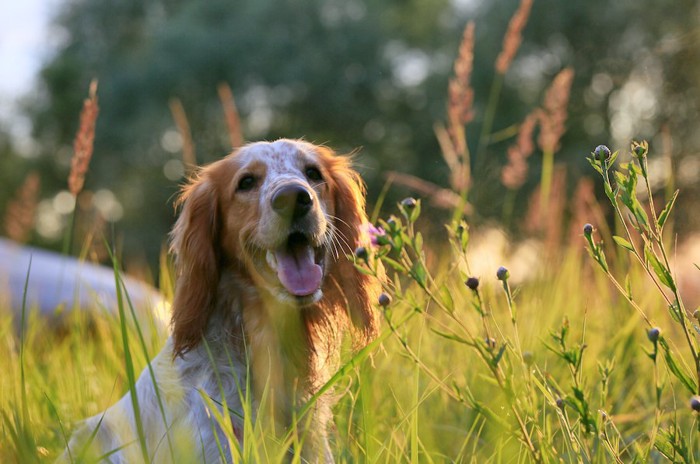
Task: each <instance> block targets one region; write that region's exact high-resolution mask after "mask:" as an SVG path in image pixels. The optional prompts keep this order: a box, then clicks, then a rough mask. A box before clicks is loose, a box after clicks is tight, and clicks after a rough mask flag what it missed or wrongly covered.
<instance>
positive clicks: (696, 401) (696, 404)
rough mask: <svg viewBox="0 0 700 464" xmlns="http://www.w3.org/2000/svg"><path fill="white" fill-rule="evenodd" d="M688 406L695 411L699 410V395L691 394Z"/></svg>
mask: <svg viewBox="0 0 700 464" xmlns="http://www.w3.org/2000/svg"><path fill="white" fill-rule="evenodd" d="M690 408H691V409H692V410H693V411H695V412H700V396H698V395H693V397H692V398H690Z"/></svg>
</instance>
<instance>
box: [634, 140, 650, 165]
mask: <svg viewBox="0 0 700 464" xmlns="http://www.w3.org/2000/svg"><path fill="white" fill-rule="evenodd" d="M648 152H649V142H647V141H646V140H645V141H642V142H632V154H633V155H634V157H635V158H637V159H639V160H641V159H642V158H644V157H645V156H647V153H648Z"/></svg>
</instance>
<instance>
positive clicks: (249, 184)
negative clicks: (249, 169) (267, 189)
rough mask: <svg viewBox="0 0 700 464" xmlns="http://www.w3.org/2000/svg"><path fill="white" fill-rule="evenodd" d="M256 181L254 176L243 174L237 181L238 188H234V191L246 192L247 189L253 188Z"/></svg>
mask: <svg viewBox="0 0 700 464" xmlns="http://www.w3.org/2000/svg"><path fill="white" fill-rule="evenodd" d="M256 183H257V179H256V178H255V177H254V176H250V175H248V176H243V177H241V180H239V181H238V188H236V191H237V192H247V191H248V190H252V189H253V188H255V184H256Z"/></svg>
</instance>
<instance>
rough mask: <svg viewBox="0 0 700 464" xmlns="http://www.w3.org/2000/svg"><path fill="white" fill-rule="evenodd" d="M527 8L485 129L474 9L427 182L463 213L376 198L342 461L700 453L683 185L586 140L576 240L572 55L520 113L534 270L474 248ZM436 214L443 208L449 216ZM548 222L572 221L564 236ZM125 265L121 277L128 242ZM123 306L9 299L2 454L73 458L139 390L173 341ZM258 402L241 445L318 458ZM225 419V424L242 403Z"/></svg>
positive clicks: (698, 358)
mask: <svg viewBox="0 0 700 464" xmlns="http://www.w3.org/2000/svg"><path fill="white" fill-rule="evenodd" d="M530 3H531V2H530ZM527 4H528V2H526V1H523V2H522V4H521V9H519V10H518V12H517V13H516V15H515V16H514V18H513V20H512V21H511V25H510V26H509V31H508V33H507V35H506V40H504V49H503V51H502V53H501V55H499V57H498V59H497V65H496V73H497V74H496V77H495V80H494V87H493V91H492V92H491V95H490V97H489V102H488V103H487V105H486V106H485V108H486V114H485V115H484V118H483V120H482V128H481V131H480V132H481V137H480V138H479V139H478V140H476V141H475V142H474V143H468V141H467V136H466V131H465V127H466V126H467V125H468V124H469V123H470V122H472V119H473V117H474V114H473V110H472V103H473V98H474V95H473V91H472V90H471V88H470V86H469V75H470V72H471V66H472V60H473V53H472V49H473V41H474V35H473V34H474V30H473V28H474V26H473V24H470V25H468V26H467V28H466V30H465V34H464V40H463V42H462V46H461V47H460V51H459V56H458V58H457V60H456V61H455V66H454V71H455V73H454V74H455V76H454V79H452V80H451V82H450V85H449V91H448V93H449V98H448V110H447V117H446V123H444V124H440V123H438V124H437V125H436V129H435V130H436V136H437V138H438V140H439V142H440V146H441V149H442V156H443V158H444V161H445V163H446V165H447V167H448V168H449V173H450V178H449V182H448V184H449V185H447V186H446V187H444V188H443V187H437V186H430V185H428V184H427V183H423V184H420V185H422V186H423V187H424V191H425V193H426V197H430V196H433V197H434V198H433V200H435V201H437V200H436V198H438V199H439V202H441V204H440V207H441V208H443V209H444V210H448V211H449V212H450V213H449V214H447V215H442V216H435V215H426V210H427V209H428V208H429V206H428V201H427V200H421V199H419V198H407V199H405V200H403V201H401V202H399V203H398V204H385V203H384V200H383V198H384V194H385V193H386V190H385V191H384V192H382V194H381V195H380V197H379V198H377V199H373V198H371V199H370V201H371V203H376V204H377V205H380V206H381V207H377V208H375V211H374V212H373V214H372V223H373V224H374V225H375V226H376V227H375V228H374V229H373V235H374V242H375V243H374V245H373V246H372V247H371V248H363V249H358V250H354V252H351V250H347V251H348V259H354V260H355V263H356V267H357V270H358V272H364V273H370V274H371V273H375V272H377V269H378V266H379V265H380V263H381V265H382V266H384V268H385V269H386V270H387V274H388V280H387V282H386V285H385V289H384V294H383V295H382V297H381V298H380V299H379V301H377V310H378V311H380V312H381V313H382V315H383V322H382V328H381V333H380V335H379V336H378V338H377V339H376V340H375V341H373V342H372V343H370V345H368V346H367V347H366V348H363V349H361V350H359V351H353V349H352V348H351V345H352V343H351V342H350V341H348V343H347V350H346V353H345V356H344V358H343V364H342V367H341V369H340V370H339V371H338V373H337V374H336V375H335V376H333V378H332V379H331V380H330V381H329V383H328V384H327V385H326V386H325V387H324V389H328V390H331V391H333V392H334V394H335V395H337V398H338V402H337V405H336V407H335V410H334V426H333V431H332V447H333V453H334V456H335V458H336V461H337V462H339V463H346V462H347V463H350V462H353V463H354V462H370V463H385V462H386V463H394V462H410V463H418V462H420V463H423V462H426V463H434V462H435V463H437V462H473V463H489V462H528V463H529V462H545V463H549V462H566V463H568V462H576V463H608V462H619V463H622V462H624V463H627V462H665V461H671V462H682V463H692V462H700V444H698V440H699V438H700V422H699V421H698V418H699V416H698V414H699V413H700V396H698V395H700V354H699V353H700V348H699V346H698V333H700V329H699V328H698V318H699V317H700V312H698V311H695V312H694V311H693V308H690V307H686V305H685V303H684V300H683V295H682V294H681V292H680V290H679V286H678V283H677V282H678V275H677V272H678V271H677V270H676V269H674V268H673V266H672V260H671V259H670V257H672V256H673V254H674V247H673V244H674V243H675V239H676V238H675V236H674V233H673V230H672V229H673V224H672V218H673V206H674V203H675V199H676V196H677V193H676V194H671V195H669V196H668V197H667V198H665V199H664V200H665V202H664V204H663V205H662V206H661V207H655V206H654V204H653V203H654V202H650V201H649V199H650V198H651V197H652V189H651V186H650V182H649V176H650V173H649V168H648V163H647V160H648V157H649V156H650V153H649V146H648V144H646V143H645V142H639V143H636V142H635V143H633V144H632V146H631V148H630V150H629V151H626V152H624V153H617V152H615V153H611V151H610V150H609V149H608V148H607V147H605V146H598V147H591V148H590V151H589V152H588V153H582V154H581V156H582V157H587V158H588V159H589V162H590V175H591V177H595V179H596V182H597V183H598V184H597V185H598V187H599V188H600V191H602V192H604V195H605V197H604V201H603V200H601V203H605V204H606V206H605V209H602V208H601V207H600V205H599V204H598V203H597V200H595V199H593V200H591V201H590V202H589V206H590V205H591V204H592V205H593V206H595V207H591V208H585V207H582V208H579V210H580V211H579V213H580V214H574V216H573V217H572V218H571V219H570V221H569V222H570V223H571V227H572V229H573V230H574V233H573V234H570V238H568V239H564V240H562V239H561V236H562V235H563V234H562V233H561V231H562V230H563V222H564V219H563V217H562V215H561V210H560V209H559V207H558V206H556V201H555V200H556V199H557V198H558V197H559V196H561V191H560V190H559V191H558V190H557V189H561V178H560V176H558V175H557V170H556V167H555V165H554V155H555V153H556V152H557V150H558V149H559V148H560V147H559V145H560V139H561V136H562V134H563V133H564V132H565V121H566V117H567V113H566V110H567V108H566V106H567V100H568V91H569V89H570V86H571V80H572V78H573V70H571V69H568V68H567V69H564V70H562V71H561V72H560V73H559V74H558V75H557V76H556V77H555V79H554V81H553V82H552V85H551V87H550V88H549V90H548V91H547V92H546V95H545V98H544V100H543V103H542V106H541V108H537V109H535V110H533V112H532V113H531V115H528V116H527V118H526V119H525V120H524V121H523V122H522V123H520V124H518V125H516V126H515V129H516V130H515V131H514V132H513V134H515V132H517V133H518V135H517V140H516V141H515V143H514V144H513V145H512V146H511V148H510V149H509V151H508V154H507V159H508V164H507V165H506V166H504V168H503V176H502V183H503V186H504V187H505V190H506V193H505V195H506V200H505V202H504V205H505V206H504V218H503V219H504V222H508V221H509V220H510V216H511V214H512V210H510V209H509V208H512V201H513V199H514V197H515V196H516V195H518V194H519V191H520V188H521V187H522V186H523V182H524V178H525V176H526V175H527V172H528V171H527V163H528V158H529V156H530V155H531V154H532V152H533V143H532V140H531V139H532V137H533V131H534V129H535V126H539V139H538V142H537V143H538V146H539V148H540V150H541V152H542V171H541V173H540V175H539V185H540V187H539V190H538V193H537V195H536V197H537V198H539V205H540V207H539V212H538V215H539V216H538V217H539V220H540V223H541V224H543V227H542V228H541V229H540V230H538V231H536V233H534V234H533V235H534V236H535V241H536V242H537V244H538V248H537V253H536V255H535V256H536V259H535V260H534V262H533V261H530V262H528V263H529V264H526V265H525V266H523V265H522V263H520V262H519V261H518V259H517V258H516V257H515V256H514V255H508V254H506V255H505V256H503V258H502V259H503V262H501V263H498V264H497V265H494V266H493V268H492V269H487V270H483V269H484V268H483V266H481V264H482V263H481V260H482V258H481V256H482V254H481V253H477V250H475V246H474V244H475V243H476V242H477V241H478V240H479V238H480V237H483V236H484V231H483V230H482V229H481V227H482V225H481V224H478V225H473V224H472V219H471V217H470V216H469V215H468V214H465V212H467V211H468V201H469V194H470V188H472V187H473V185H472V184H473V183H475V182H476V181H477V180H478V179H472V177H471V172H470V168H471V167H473V166H474V165H476V166H478V165H479V162H480V156H482V155H483V150H484V148H485V147H486V146H487V145H488V142H489V141H488V138H489V137H490V136H491V134H492V132H494V131H493V127H492V126H491V125H492V123H493V111H495V108H496V106H497V101H498V92H499V89H500V86H501V84H502V81H503V77H504V75H505V73H506V72H507V70H508V67H509V65H510V62H511V60H512V59H513V56H514V55H515V53H516V51H517V48H518V45H519V41H520V33H521V31H522V28H523V27H524V25H525V23H526V22H527V15H528V12H529V10H527V8H529V7H527V8H525V9H523V8H524V7H523V6H522V5H527ZM95 92H96V84H95V85H94V86H93V87H92V88H91V96H90V98H89V99H88V100H87V101H86V107H85V108H86V110H84V113H83V115H84V118H83V119H82V120H81V129H80V131H79V132H78V136H77V137H76V146H75V152H76V154H75V157H74V160H76V161H75V162H74V171H75V172H73V173H72V176H71V178H72V179H73V182H72V183H71V192H72V193H73V194H74V195H75V196H76V197H77V196H78V195H79V194H80V191H81V189H82V180H83V179H81V177H82V178H84V176H85V172H86V171H87V165H88V164H89V160H90V153H91V150H92V145H91V144H92V138H93V136H94V120H95V118H96V117H97V104H96V96H95ZM236 118H237V115H236ZM236 118H229V119H236ZM176 119H177V118H176ZM183 126H184V125H183ZM230 129H231V128H230ZM235 130H236V129H235V128H233V129H231V131H232V133H233V132H235ZM185 135H186V134H185ZM232 138H233V136H232ZM183 139H185V140H187V137H186V136H183ZM236 139H237V140H242V139H243V137H242V136H241V135H240V134H238V135H237V136H236ZM470 147H471V149H472V152H470ZM184 151H185V152H187V144H185V147H184ZM470 155H471V156H474V157H475V158H476V163H473V162H472V160H471V159H470ZM618 156H619V159H618ZM623 161H624V162H623ZM415 181H416V180H415V179H411V178H409V177H403V178H399V177H394V178H393V182H395V183H402V182H403V183H405V184H411V183H412V184H413V185H416V182H415ZM74 184H75V187H73V185H74ZM389 187H390V185H389V183H387V189H388V188H389ZM372 200H374V201H372ZM509 205H510V206H509ZM601 211H607V215H606V214H604V213H601ZM435 217H442V218H443V220H442V221H441V223H440V224H439V225H436V224H435ZM545 223H547V226H546V227H545V226H544V224H545ZM552 224H553V225H552ZM549 230H554V231H555V232H554V233H553V234H551V235H555V236H556V235H559V237H560V238H559V239H558V240H556V241H555V242H556V243H555V245H552V243H551V240H550V238H551V237H550V234H548V231H549ZM70 234H72V231H69V232H68V236H69V237H68V238H67V243H68V246H67V250H69V249H70V242H71V239H72V237H70ZM508 240H509V241H512V242H513V243H512V245H513V247H515V246H516V243H515V239H508ZM487 242H488V240H487ZM113 264H114V267H115V272H116V274H115V277H117V278H116V279H115V280H116V281H118V280H119V279H118V275H119V274H118V272H117V269H119V267H120V266H119V263H118V262H117V260H116V258H114V261H113ZM696 267H697V266H696ZM477 269H479V270H478V271H477ZM692 272H700V268H699V269H693V270H692ZM160 276H161V282H160V285H159V287H160V289H161V291H162V292H163V293H164V295H165V296H166V298H169V297H171V296H172V269H171V266H170V265H169V263H168V259H167V257H165V256H164V257H163V260H162V265H161V270H160ZM118 309H119V312H118V313H117V314H116V315H109V314H106V313H104V312H100V311H98V312H97V317H94V316H92V317H91V316H88V315H87V313H85V312H82V311H68V312H67V313H68V314H67V317H66V320H65V324H64V325H63V326H62V328H61V329H60V330H56V328H55V327H54V326H52V325H50V323H49V322H48V321H46V320H42V319H41V318H40V317H38V316H37V314H36V313H35V312H34V311H32V308H30V307H25V308H24V310H23V311H22V313H21V315H20V316H19V317H15V318H13V317H12V316H11V312H10V311H9V308H0V341H1V343H0V392H2V394H1V396H0V462H19V463H32V462H52V461H54V460H55V459H56V458H57V457H58V456H60V455H61V453H62V452H63V450H64V448H65V446H66V440H67V439H68V438H69V437H70V434H71V431H72V430H74V428H75V426H76V424H77V423H78V421H80V420H81V419H83V418H86V417H88V416H91V415H94V414H97V413H99V412H100V411H103V410H104V409H105V408H107V407H108V406H110V405H111V404H113V403H114V402H115V401H116V400H118V399H119V398H120V397H121V396H122V395H123V394H124V393H125V392H126V391H127V390H128V389H129V388H132V387H133V382H134V376H135V375H137V374H138V373H139V372H140V371H141V369H143V368H144V367H145V366H147V362H148V360H149V359H151V358H152V357H153V356H154V355H155V354H156V353H157V352H158V351H159V350H160V348H161V347H162V345H163V344H164V342H165V339H164V336H163V335H158V332H157V331H154V330H143V329H145V327H139V325H138V324H136V323H135V322H134V321H135V318H134V317H133V314H132V311H131V308H130V304H129V300H128V298H127V295H122V298H121V299H120V302H119V308H118ZM17 319H19V320H17ZM246 404H247V405H248V408H249V409H248V411H247V412H248V414H246V415H245V417H246V424H245V427H244V431H243V432H244V433H243V446H242V447H241V446H239V444H238V440H237V439H236V437H234V436H230V437H228V438H229V440H230V441H231V443H232V446H233V448H234V449H235V450H236V451H235V454H236V458H237V459H238V460H239V461H240V462H300V461H301V458H300V456H299V453H298V451H299V446H300V444H299V443H298V442H297V441H296V439H295V437H294V433H292V432H293V431H294V429H295V425H293V426H292V427H291V429H290V431H288V432H290V433H288V434H287V435H286V436H285V435H284V434H282V437H280V436H279V435H277V436H274V434H272V433H270V430H269V429H267V428H266V426H265V424H263V423H262V421H255V420H253V415H252V414H249V413H250V409H252V408H253V406H252V405H251V404H250V401H249V399H248V400H247V403H246ZM312 406H313V399H312V400H311V402H310V403H309V404H306V405H302V406H300V409H299V412H298V416H297V421H303V420H304V415H305V412H306V411H308V410H309V409H310V408H311V407H312ZM236 413H237V412H231V414H236ZM260 416H264V411H263V412H261V414H260ZM216 420H217V421H221V422H222V423H224V424H225V423H227V420H228V418H227V417H226V414H224V415H223V417H220V416H217V417H216ZM231 435H233V432H231ZM290 449H291V450H292V455H290V454H289V453H288V452H289V450H290ZM185 456H186V455H183V458H182V460H183V462H186V461H187V459H186V457H185ZM70 458H71V459H72V460H74V461H77V462H79V461H81V460H83V458H85V457H81V456H70ZM93 458H94V457H93ZM193 460H196V459H193Z"/></svg>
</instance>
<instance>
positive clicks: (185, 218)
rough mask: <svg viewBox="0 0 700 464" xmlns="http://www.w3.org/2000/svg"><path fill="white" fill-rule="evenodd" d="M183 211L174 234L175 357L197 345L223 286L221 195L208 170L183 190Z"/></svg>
mask: <svg viewBox="0 0 700 464" xmlns="http://www.w3.org/2000/svg"><path fill="white" fill-rule="evenodd" d="M176 205H182V212H181V213H180V217H179V218H178V220H177V222H176V223H175V227H174V228H173V231H172V232H171V238H170V239H171V245H170V251H171V252H172V253H174V254H175V270H176V282H177V283H176V286H175V298H174V301H173V308H172V329H173V342H174V343H173V344H174V351H173V352H174V354H175V355H176V356H177V355H181V354H184V353H186V352H187V351H189V350H191V349H192V348H194V347H195V346H197V345H198V344H199V343H200V341H201V340H202V336H203V335H204V331H205V329H206V326H207V322H208V320H209V316H210V315H211V313H212V310H213V305H214V303H215V302H214V301H213V298H214V295H216V287H217V285H218V283H219V262H218V256H219V252H218V249H217V247H218V245H217V244H218V243H219V242H218V235H219V212H218V200H217V192H216V188H215V185H214V183H213V182H212V181H211V179H210V177H209V175H208V170H205V171H203V172H202V173H201V174H200V175H199V176H198V177H196V178H195V179H194V180H193V181H192V182H190V183H189V184H188V185H186V186H185V187H184V188H183V189H182V193H181V195H180V197H179V198H178V200H177V202H176Z"/></svg>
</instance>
